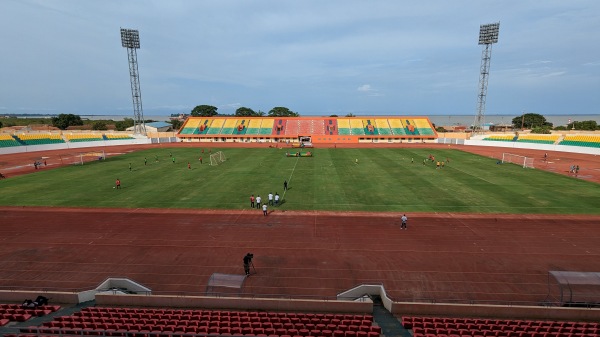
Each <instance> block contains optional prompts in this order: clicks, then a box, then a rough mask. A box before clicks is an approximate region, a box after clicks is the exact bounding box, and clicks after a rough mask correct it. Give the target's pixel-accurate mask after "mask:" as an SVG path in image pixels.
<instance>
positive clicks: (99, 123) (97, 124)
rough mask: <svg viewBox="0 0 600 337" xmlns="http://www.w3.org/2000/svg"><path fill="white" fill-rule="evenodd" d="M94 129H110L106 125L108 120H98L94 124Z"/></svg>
mask: <svg viewBox="0 0 600 337" xmlns="http://www.w3.org/2000/svg"><path fill="white" fill-rule="evenodd" d="M92 130H108V127H107V126H106V122H103V121H97V122H94V124H92Z"/></svg>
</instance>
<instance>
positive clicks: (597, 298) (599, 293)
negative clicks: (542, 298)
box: [548, 270, 600, 307]
mask: <svg viewBox="0 0 600 337" xmlns="http://www.w3.org/2000/svg"><path fill="white" fill-rule="evenodd" d="M548 297H549V298H555V299H556V301H557V302H558V304H559V305H560V306H586V307H589V306H593V307H596V306H600V272H577V271H558V270H552V271H549V272H548Z"/></svg>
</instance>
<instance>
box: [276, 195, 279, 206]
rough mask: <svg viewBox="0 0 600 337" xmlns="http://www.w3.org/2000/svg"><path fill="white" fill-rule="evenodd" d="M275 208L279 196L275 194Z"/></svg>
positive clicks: (277, 204)
mask: <svg viewBox="0 0 600 337" xmlns="http://www.w3.org/2000/svg"><path fill="white" fill-rule="evenodd" d="M275 206H279V194H277V192H275Z"/></svg>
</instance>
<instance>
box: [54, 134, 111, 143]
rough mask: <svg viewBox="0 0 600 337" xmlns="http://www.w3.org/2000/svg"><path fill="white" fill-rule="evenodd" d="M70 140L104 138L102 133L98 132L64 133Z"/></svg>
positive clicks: (86, 140) (90, 140)
mask: <svg viewBox="0 0 600 337" xmlns="http://www.w3.org/2000/svg"><path fill="white" fill-rule="evenodd" d="M63 136H64V137H65V138H66V139H67V141H69V142H73V143H75V142H94V141H99V140H104V137H102V134H98V133H67V134H64V135H63Z"/></svg>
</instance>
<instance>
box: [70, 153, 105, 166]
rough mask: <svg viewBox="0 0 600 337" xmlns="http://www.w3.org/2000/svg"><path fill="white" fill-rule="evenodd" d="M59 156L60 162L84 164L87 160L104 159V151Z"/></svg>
mask: <svg viewBox="0 0 600 337" xmlns="http://www.w3.org/2000/svg"><path fill="white" fill-rule="evenodd" d="M59 157H60V162H61V164H71V165H84V164H85V163H88V162H93V161H98V160H106V153H105V152H104V150H99V151H91V152H80V153H75V154H66V155H60V156H59Z"/></svg>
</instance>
